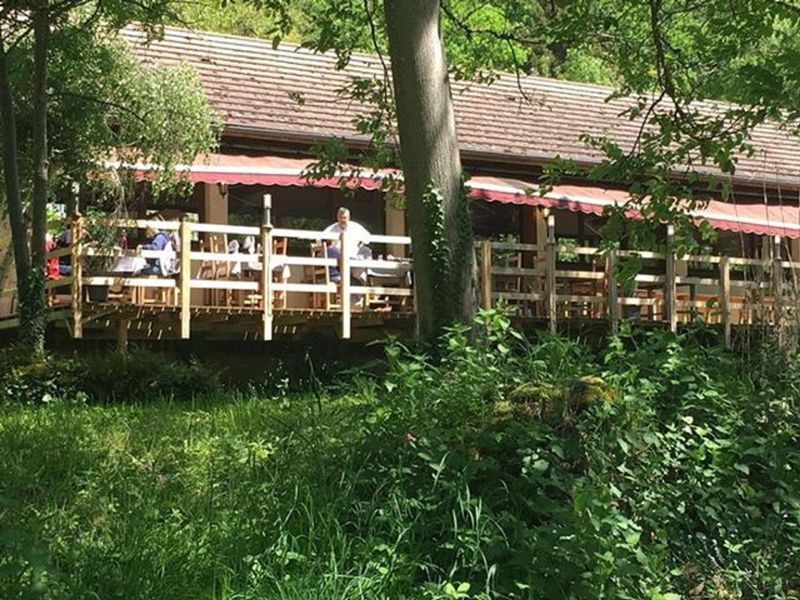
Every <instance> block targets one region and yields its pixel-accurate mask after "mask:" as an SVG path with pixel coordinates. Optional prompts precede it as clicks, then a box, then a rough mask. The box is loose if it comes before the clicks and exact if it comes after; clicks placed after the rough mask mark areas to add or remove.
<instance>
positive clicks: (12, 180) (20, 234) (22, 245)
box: [0, 27, 31, 284]
mask: <svg viewBox="0 0 800 600" xmlns="http://www.w3.org/2000/svg"><path fill="white" fill-rule="evenodd" d="M0 128H2V138H0V139H2V152H3V178H4V180H5V199H6V207H7V209H8V219H9V223H10V224H11V241H12V245H13V247H14V265H15V266H16V271H17V282H18V284H21V283H22V282H24V281H25V280H26V279H27V277H28V273H30V270H31V257H30V252H29V250H28V234H27V231H26V227H25V218H24V216H23V210H22V194H21V192H20V184H19V165H18V161H17V125H16V114H15V112H14V100H13V98H12V97H11V86H10V85H9V81H8V66H7V63H6V50H5V40H4V39H3V29H2V27H0Z"/></svg>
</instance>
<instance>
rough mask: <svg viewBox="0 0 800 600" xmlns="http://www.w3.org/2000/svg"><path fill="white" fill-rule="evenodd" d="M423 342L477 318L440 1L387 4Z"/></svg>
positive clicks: (466, 208)
mask: <svg viewBox="0 0 800 600" xmlns="http://www.w3.org/2000/svg"><path fill="white" fill-rule="evenodd" d="M384 9H385V11H386V23H387V27H388V32H389V53H390V55H391V59H392V77H393V80H394V92H395V103H396V106H397V122H398V129H399V133H400V154H401V160H402V163H403V175H404V179H405V190H406V202H407V211H408V220H409V225H410V227H411V241H412V243H413V249H414V274H415V278H416V288H417V301H418V309H419V317H418V318H419V330H420V335H421V336H422V337H423V338H430V337H431V336H434V335H436V334H438V333H439V332H440V331H441V330H442V328H443V327H445V326H447V325H450V324H452V323H453V322H455V321H468V320H470V319H471V317H472V314H473V313H474V310H475V303H476V302H475V301H476V295H475V285H474V282H475V252H474V250H473V234H472V222H471V218H470V211H469V199H468V197H467V195H466V193H465V190H464V186H463V182H462V179H461V159H460V157H459V153H458V143H457V140H456V122H455V115H454V113H453V102H452V98H451V95H450V82H449V78H448V73H447V59H446V57H445V52H444V46H443V44H442V38H441V34H440V29H439V0H384Z"/></svg>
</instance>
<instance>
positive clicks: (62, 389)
mask: <svg viewBox="0 0 800 600" xmlns="http://www.w3.org/2000/svg"><path fill="white" fill-rule="evenodd" d="M13 353H14V351H13V350H12V351H11V352H9V355H10V356H8V357H7V358H6V360H4V361H3V366H2V367H0V404H2V403H22V404H34V405H36V404H48V403H51V402H67V403H69V402H73V401H75V400H76V399H77V400H79V401H92V402H132V403H138V402H149V401H152V400H154V399H156V398H171V399H175V400H184V401H185V400H191V399H193V398H195V397H197V396H201V395H204V394H213V393H215V392H218V391H219V389H220V382H219V376H218V374H217V373H216V372H215V371H213V370H211V369H208V368H205V367H203V366H201V365H200V364H199V363H197V362H194V361H192V362H189V363H181V362H174V363H167V362H165V361H164V358H163V357H162V356H159V355H157V354H153V353H149V352H145V351H136V352H133V353H131V354H128V355H124V356H122V355H116V354H108V355H101V356H97V357H94V358H84V359H81V360H77V359H64V358H59V357H54V356H48V357H46V358H45V359H44V360H40V361H33V362H20V361H16V360H14V359H13V358H12V356H13Z"/></svg>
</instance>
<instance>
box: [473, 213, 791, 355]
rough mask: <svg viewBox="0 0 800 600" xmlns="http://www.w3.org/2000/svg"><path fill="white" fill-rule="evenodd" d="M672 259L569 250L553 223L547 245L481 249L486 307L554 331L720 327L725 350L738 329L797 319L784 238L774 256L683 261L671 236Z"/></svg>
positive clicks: (776, 244) (583, 248)
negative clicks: (626, 271) (625, 322)
mask: <svg viewBox="0 0 800 600" xmlns="http://www.w3.org/2000/svg"><path fill="white" fill-rule="evenodd" d="M666 247H667V250H666V252H646V251H634V250H610V251H606V252H603V251H601V249H599V248H595V247H586V246H571V245H570V244H565V243H563V242H561V243H559V242H558V241H557V240H556V239H555V234H554V222H553V219H552V217H550V219H549V221H548V239H547V240H546V241H545V242H544V243H543V244H520V243H506V242H490V241H481V242H478V243H477V244H476V249H477V251H478V256H479V264H480V273H481V275H480V280H481V287H480V289H481V304H482V306H483V307H484V308H490V307H493V306H496V305H497V304H498V303H503V304H504V305H506V306H507V307H509V309H510V310H511V311H512V312H513V313H515V314H517V315H518V316H520V317H538V318H543V319H546V320H547V321H548V322H549V326H550V329H551V331H556V328H557V325H558V322H559V321H560V320H564V319H575V318H591V319H606V320H608V321H609V322H610V324H611V327H612V328H613V329H614V330H616V329H617V328H618V326H619V322H620V320H621V319H623V318H625V319H630V320H642V321H652V322H660V323H663V324H665V325H667V326H668V327H669V328H670V329H671V330H673V331H674V330H676V329H677V326H678V324H679V323H680V322H683V323H685V322H688V321H691V320H693V319H702V320H704V321H706V322H708V323H714V324H719V325H721V327H722V329H723V332H724V339H725V343H726V345H727V346H730V343H731V328H732V326H733V325H737V324H740V325H752V324H756V323H760V324H766V325H776V324H778V323H779V321H780V320H781V319H786V318H788V317H789V316H793V315H794V314H795V312H796V311H795V305H796V303H797V297H798V295H797V293H796V290H797V275H798V273H800V263H794V262H791V261H784V260H781V258H780V257H781V238H779V237H774V238H773V239H772V248H771V252H770V254H771V256H770V257H768V258H766V259H753V258H741V257H728V256H711V255H683V256H677V255H676V254H675V253H674V252H672V251H671V250H670V249H671V248H672V247H673V232H672V229H671V228H668V234H667V241H666ZM626 259H627V260H635V261H636V262H637V264H638V267H639V268H638V269H637V271H636V272H634V273H631V274H630V275H629V276H627V277H622V276H621V274H620V272H621V271H623V269H620V266H621V263H622V262H623V261H624V260H626Z"/></svg>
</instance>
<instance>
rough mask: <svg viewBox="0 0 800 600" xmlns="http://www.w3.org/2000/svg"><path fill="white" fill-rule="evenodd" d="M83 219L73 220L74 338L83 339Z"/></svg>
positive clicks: (75, 217) (78, 217) (79, 217)
mask: <svg viewBox="0 0 800 600" xmlns="http://www.w3.org/2000/svg"><path fill="white" fill-rule="evenodd" d="M82 254H83V217H81V215H80V214H75V216H74V218H73V219H72V290H71V291H72V337H74V338H75V339H80V338H82V337H83V264H82V263H81V255H82Z"/></svg>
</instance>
